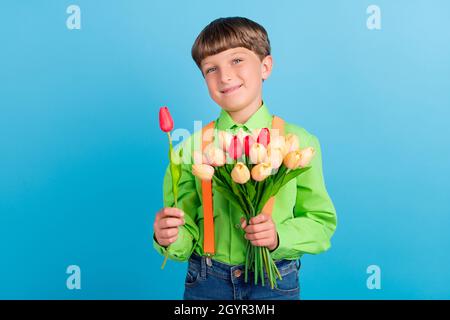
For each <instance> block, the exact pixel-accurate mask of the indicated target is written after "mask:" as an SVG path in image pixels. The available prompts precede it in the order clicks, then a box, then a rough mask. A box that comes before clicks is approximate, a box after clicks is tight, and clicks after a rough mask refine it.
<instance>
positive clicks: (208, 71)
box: [205, 67, 216, 74]
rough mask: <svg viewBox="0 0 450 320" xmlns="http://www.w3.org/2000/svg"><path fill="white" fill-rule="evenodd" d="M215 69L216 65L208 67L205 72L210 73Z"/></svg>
mask: <svg viewBox="0 0 450 320" xmlns="http://www.w3.org/2000/svg"><path fill="white" fill-rule="evenodd" d="M214 70H216V67H212V68H208V69H206V71H205V74H208V73H210V72H212V71H214Z"/></svg>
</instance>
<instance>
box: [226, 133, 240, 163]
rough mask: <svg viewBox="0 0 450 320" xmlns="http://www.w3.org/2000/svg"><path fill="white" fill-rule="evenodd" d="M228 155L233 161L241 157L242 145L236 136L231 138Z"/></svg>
mask: <svg viewBox="0 0 450 320" xmlns="http://www.w3.org/2000/svg"><path fill="white" fill-rule="evenodd" d="M228 153H229V154H230V157H231V158H233V159H234V160H236V159H238V158H240V157H241V156H242V144H241V141H239V137H238V136H233V139H231V143H230V146H229V147H228Z"/></svg>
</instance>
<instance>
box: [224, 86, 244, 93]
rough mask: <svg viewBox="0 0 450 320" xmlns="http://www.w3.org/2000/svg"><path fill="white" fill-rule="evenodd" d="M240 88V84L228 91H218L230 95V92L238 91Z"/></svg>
mask: <svg viewBox="0 0 450 320" xmlns="http://www.w3.org/2000/svg"><path fill="white" fill-rule="evenodd" d="M240 87H242V84H241V85H238V86H235V87H232V88H229V89H227V90H224V91H220V92H221V93H223V94H228V93H231V92H234V91H236V90H237V89H239V88H240Z"/></svg>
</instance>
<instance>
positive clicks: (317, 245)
mask: <svg viewBox="0 0 450 320" xmlns="http://www.w3.org/2000/svg"><path fill="white" fill-rule="evenodd" d="M192 57H193V59H194V61H195V62H196V64H197V66H198V67H199V69H200V70H201V72H202V75H203V77H204V79H205V81H206V84H207V87H208V91H209V95H210V96H211V98H212V99H213V100H214V101H215V102H216V103H217V104H218V105H219V106H220V107H221V108H222V111H221V113H220V116H219V118H218V119H217V120H216V121H215V123H214V128H215V129H218V130H229V131H231V133H233V134H235V133H237V132H239V131H242V130H243V131H244V132H252V130H255V129H258V128H271V127H272V115H271V113H270V112H269V109H268V107H267V105H266V104H265V103H264V101H263V99H262V84H263V81H264V80H266V79H267V78H268V77H269V75H270V73H271V70H272V56H271V55H270V42H269V39H268V36H267V32H266V30H265V29H264V28H263V27H262V26H261V25H259V24H257V23H256V22H254V21H251V20H249V19H246V18H241V17H230V18H220V19H217V20H214V21H213V22H211V23H210V24H209V25H208V26H206V27H205V28H204V29H203V31H202V32H201V33H200V34H199V35H198V37H197V39H196V40H195V42H194V45H193V47H192ZM284 131H285V133H286V134H288V133H294V134H295V135H297V136H298V138H299V141H300V147H301V148H305V147H313V148H314V149H315V151H316V154H315V157H314V158H313V160H312V162H311V163H310V165H311V169H310V170H308V171H306V172H305V173H303V174H301V175H300V176H299V177H298V178H296V179H293V180H291V181H290V182H289V183H288V184H287V185H286V186H285V187H283V188H282V189H281V190H280V191H279V193H278V194H277V195H276V197H275V198H276V201H275V203H274V206H273V208H272V212H271V214H266V213H260V214H259V215H257V216H256V217H254V218H252V219H251V220H250V221H249V223H248V224H247V223H246V222H245V219H243V218H242V217H243V214H242V212H239V211H238V210H236V208H235V207H233V206H232V205H231V204H230V203H229V202H228V201H227V200H226V199H225V198H223V197H222V196H221V195H220V194H219V193H214V200H213V201H214V202H213V203H214V205H213V207H214V211H213V214H214V218H213V219H214V228H213V229H214V231H215V232H214V235H215V254H214V256H212V259H211V257H207V256H205V251H204V248H203V240H204V228H203V226H204V224H203V222H204V219H203V218H204V216H203V214H204V213H203V209H202V205H203V204H202V189H201V187H202V184H201V182H200V181H199V180H198V179H197V178H196V177H194V176H193V175H192V173H191V165H189V164H187V165H182V176H181V179H180V182H179V191H178V192H179V196H178V207H179V209H177V208H170V207H172V206H173V204H174V199H173V194H172V192H171V177H170V171H169V170H167V171H166V175H165V178H164V207H165V208H162V209H161V210H160V211H159V212H158V213H157V214H156V218H155V222H154V237H153V239H154V242H153V243H154V247H155V249H156V250H157V251H158V252H159V253H161V254H165V253H166V252H167V254H168V255H169V258H171V259H173V260H178V261H186V260H189V264H188V271H187V275H186V280H185V291H184V299H217V300H227V299H251V300H256V299H293V300H298V299H299V298H300V289H299V281H298V270H299V268H300V260H299V259H300V257H301V256H302V255H303V254H305V253H310V254H317V253H320V252H323V251H325V250H327V249H328V248H329V247H330V239H331V236H332V235H333V233H334V230H335V228H336V211H335V208H334V206H333V203H332V201H331V199H330V197H329V196H328V193H327V191H326V188H325V183H324V180H323V175H322V159H321V150H320V145H319V140H318V139H317V138H316V137H315V136H314V135H312V134H310V133H308V132H307V131H306V130H305V129H303V128H301V127H298V126H296V125H294V124H291V123H285V124H284ZM199 134H201V133H198V132H196V133H194V134H193V135H192V136H191V137H190V138H189V139H186V142H183V143H182V145H183V146H182V148H183V153H185V154H188V157H191V153H192V147H191V144H192V141H195V139H198V138H199ZM247 240H249V241H250V242H251V243H252V244H253V245H255V246H265V247H267V248H268V249H269V250H270V254H271V255H272V258H273V259H274V261H275V263H276V265H277V267H278V270H279V271H280V273H281V276H282V280H280V279H277V286H276V288H274V289H271V287H270V286H269V285H268V284H267V282H266V285H265V286H262V285H261V283H258V284H257V285H255V284H254V281H253V277H252V276H250V277H249V281H248V282H247V283H246V282H244V274H243V273H244V265H243V264H244V261H245V248H246V243H247ZM297 260H298V264H297V263H296V262H297Z"/></svg>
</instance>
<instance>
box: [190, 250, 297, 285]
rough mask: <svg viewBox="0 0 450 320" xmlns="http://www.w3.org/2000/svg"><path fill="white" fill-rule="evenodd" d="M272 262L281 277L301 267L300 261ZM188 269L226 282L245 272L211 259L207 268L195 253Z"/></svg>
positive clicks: (242, 265) (239, 267)
mask: <svg viewBox="0 0 450 320" xmlns="http://www.w3.org/2000/svg"><path fill="white" fill-rule="evenodd" d="M274 262H275V265H276V266H277V268H278V271H279V272H280V275H281V276H282V277H283V276H284V275H286V274H288V273H290V272H292V271H298V270H299V269H300V265H301V262H300V260H287V259H282V260H275V261H274ZM189 267H190V268H194V269H196V270H197V271H198V272H201V273H202V274H204V273H210V274H213V275H215V276H218V277H220V278H222V279H226V280H227V279H230V278H231V275H232V273H233V272H234V271H235V270H237V269H240V270H241V271H245V265H244V264H238V265H229V264H226V263H223V262H220V261H217V260H214V259H213V258H212V259H211V266H208V265H207V262H206V256H199V255H198V254H197V253H195V252H194V253H192V255H191V257H190V258H189ZM250 273H253V272H250ZM265 277H267V274H265Z"/></svg>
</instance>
